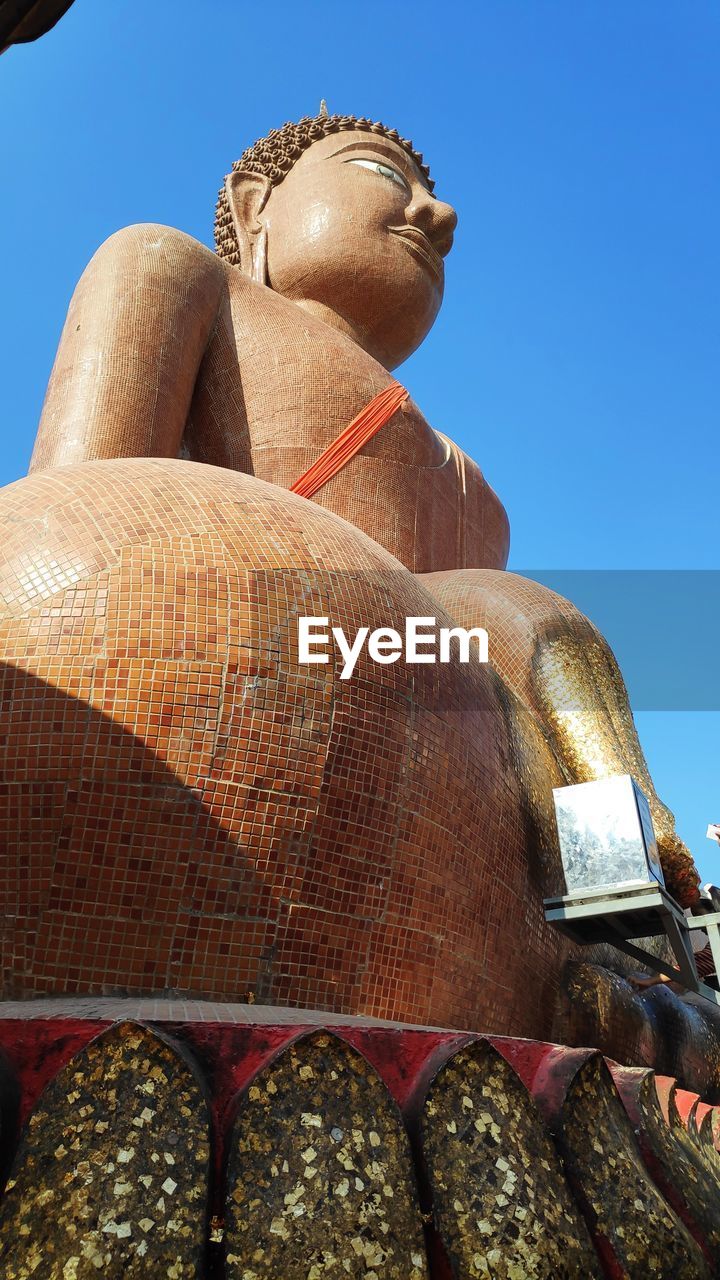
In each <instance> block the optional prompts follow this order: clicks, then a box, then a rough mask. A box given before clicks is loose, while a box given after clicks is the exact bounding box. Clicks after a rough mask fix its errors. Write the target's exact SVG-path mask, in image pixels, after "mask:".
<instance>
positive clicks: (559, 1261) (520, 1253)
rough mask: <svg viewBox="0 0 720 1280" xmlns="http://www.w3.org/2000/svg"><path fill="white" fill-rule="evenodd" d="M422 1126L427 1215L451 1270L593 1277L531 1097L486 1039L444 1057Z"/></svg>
mask: <svg viewBox="0 0 720 1280" xmlns="http://www.w3.org/2000/svg"><path fill="white" fill-rule="evenodd" d="M420 1123H421V1137H422V1148H423V1154H424V1158H425V1164H426V1168H427V1175H428V1180H429V1184H430V1190H431V1193H432V1199H433V1208H434V1214H435V1220H436V1223H437V1226H438V1228H439V1231H440V1234H441V1236H442V1238H443V1241H444V1244H445V1248H446V1250H447V1252H448V1255H449V1257H450V1259H451V1261H452V1264H453V1268H454V1274H455V1275H458V1276H462V1277H467V1278H468V1280H470V1278H471V1277H492V1278H493V1280H536V1278H537V1280H539V1278H540V1277H542V1278H543V1280H562V1278H564V1277H567V1280H571V1278H573V1280H574V1278H575V1277H578V1276H582V1277H587V1280H590V1277H592V1276H599V1275H600V1274H601V1272H600V1270H599V1267H598V1263H597V1259H596V1257H595V1253H594V1251H593V1248H592V1245H591V1243H590V1237H589V1235H588V1232H587V1228H586V1227H585V1224H584V1222H583V1221H582V1219H581V1218H580V1216H579V1214H578V1211H577V1208H576V1206H575V1203H574V1201H573V1200H572V1197H571V1195H570V1192H569V1190H568V1187H567V1185H566V1182H565V1177H564V1174H563V1171H562V1167H561V1164H560V1160H559V1158H558V1155H557V1152H556V1150H555V1148H554V1146H553V1145H552V1142H551V1140H550V1138H549V1136H548V1134H547V1132H546V1130H545V1127H544V1125H543V1122H542V1120H541V1118H540V1116H539V1114H538V1112H537V1109H536V1107H535V1103H534V1102H533V1100H532V1098H530V1096H529V1095H528V1093H527V1092H526V1090H525V1089H524V1087H523V1085H522V1084H521V1083H520V1080H519V1079H518V1077H517V1075H516V1074H515V1072H514V1071H513V1069H512V1067H510V1065H509V1064H508V1063H507V1062H506V1061H505V1059H504V1058H503V1057H502V1056H501V1055H500V1054H499V1053H498V1052H497V1050H496V1049H494V1048H493V1047H492V1045H489V1044H487V1043H485V1042H483V1041H478V1042H476V1043H475V1044H472V1045H468V1046H467V1047H466V1048H464V1049H461V1050H460V1052H459V1053H457V1054H455V1056H454V1057H453V1058H451V1059H450V1061H449V1062H448V1063H447V1064H446V1065H445V1066H444V1067H443V1068H442V1069H441V1071H439V1072H438V1075H437V1076H436V1077H435V1080H434V1082H433V1085H432V1087H431V1089H430V1091H429V1093H428V1097H427V1099H426V1102H425V1107H424V1110H423V1113H422V1117H421V1122H420Z"/></svg>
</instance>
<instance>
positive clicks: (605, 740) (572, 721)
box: [418, 569, 699, 906]
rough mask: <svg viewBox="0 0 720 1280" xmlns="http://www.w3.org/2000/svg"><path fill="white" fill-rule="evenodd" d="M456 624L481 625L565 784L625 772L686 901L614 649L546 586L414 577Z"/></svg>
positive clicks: (684, 859) (690, 880)
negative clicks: (644, 803)
mask: <svg viewBox="0 0 720 1280" xmlns="http://www.w3.org/2000/svg"><path fill="white" fill-rule="evenodd" d="M418 576H419V577H420V579H421V581H422V582H423V584H424V586H425V587H426V588H427V589H428V591H429V592H430V593H431V595H432V596H433V597H434V598H435V599H436V600H437V601H438V603H439V604H441V605H442V606H443V608H444V609H445V610H446V612H447V613H449V614H450V615H451V617H452V618H454V620H455V622H456V623H457V624H458V625H459V626H462V627H465V628H469V627H485V628H486V630H487V632H488V636H489V651H490V664H491V666H492V667H493V668H494V669H495V671H496V672H497V673H498V675H499V676H501V677H502V679H503V680H504V681H505V683H506V684H507V685H508V686H509V688H510V689H511V690H512V691H513V693H515V695H516V696H517V697H518V698H519V700H520V701H521V702H522V703H523V705H524V706H525V707H526V708H527V710H528V711H529V712H530V713H531V715H532V716H533V717H534V718H535V720H536V721H537V723H538V724H539V726H540V728H541V729H542V732H543V733H544V735H545V737H546V738H547V740H548V742H549V744H550V746H551V748H552V751H553V753H554V755H555V757H556V759H557V762H558V765H559V767H560V769H561V770H562V772H563V774H564V775H565V777H566V779H567V781H568V783H574V782H590V781H593V780H595V779H597V778H607V777H610V776H611V775H613V774H622V773H629V774H632V776H633V777H634V778H635V780H636V782H637V783H638V785H639V786H640V787H641V788H642V790H643V791H644V792H645V794H646V796H647V799H648V802H649V804H650V811H651V814H652V819H653V824H654V827H655V833H656V836H657V842H658V849H659V852H660V857H661V860H662V864H663V870H664V872H665V879H666V882H667V885H668V888H669V890H670V892H671V893H672V894H673V896H674V897H675V898H676V899H677V900H678V901H679V902H680V903H681V905H682V906H689V905H690V903H691V902H692V901H694V899H695V898H696V896H697V885H698V882H699V876H698V873H697V870H696V868H695V865H694V863H693V860H692V857H691V855H690V852H689V850H688V849H687V848H686V846H685V845H684V844H683V842H682V841H681V840H680V839H679V837H678V836H677V834H676V832H675V819H674V817H673V814H672V813H671V812H670V810H669V809H668V808H667V807H666V806H665V805H664V804H663V803H662V801H661V800H660V799H659V797H658V795H657V793H656V791H655V788H654V786H653V783H652V779H651V777H650V773H649V771H648V767H647V764H646V761H645V757H644V755H643V750H642V747H641V745H640V741H639V739H638V735H637V730H636V728H635V722H634V720H633V717H632V712H631V710H630V706H629V703H628V696H627V690H626V688H625V683H624V681H623V678H622V674H621V672H620V668H619V667H618V664H617V661H616V660H615V657H614V654H613V653H612V650H611V649H610V647H609V645H608V644H607V641H605V640H604V639H603V637H602V636H601V634H600V632H599V631H598V630H597V628H596V627H595V626H594V625H593V623H592V622H590V621H589V619H588V618H586V617H585V616H584V615H583V614H582V613H580V611H579V610H578V609H576V608H575V606H574V605H572V604H571V603H570V602H569V601H568V600H565V599H563V597H562V596H559V595H557V594H556V593H555V592H554V591H550V590H549V588H547V587H543V586H541V585H540V584H539V583H536V582H532V581H530V580H529V579H527V578H521V577H519V576H517V575H516V574H512V573H506V572H502V571H500V570H495V569H460V570H453V571H445V572H442V573H425V574H420V575H418Z"/></svg>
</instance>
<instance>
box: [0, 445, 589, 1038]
mask: <svg viewBox="0 0 720 1280" xmlns="http://www.w3.org/2000/svg"><path fill="white" fill-rule="evenodd" d="M0 525H2V527H3V529H5V530H6V531H7V536H6V537H5V538H4V540H3V545H2V547H1V548H0V663H1V664H2V665H1V666H0V708H1V709H0V771H1V772H2V779H3V781H2V786H3V788H4V795H3V800H4V807H5V814H6V815H7V817H6V818H4V819H3V821H4V822H6V826H5V834H6V838H7V855H8V856H7V858H6V859H4V861H3V867H2V869H0V919H2V921H3V925H2V933H1V940H2V971H3V993H4V995H5V996H6V997H21V996H39V995H47V994H52V993H58V992H67V993H70V992H74V993H85V994H113V993H116V994H125V993H129V994H137V995H139V994H142V993H144V992H146V993H156V992H181V993H183V994H191V995H193V996H197V997H206V998H211V999H231V1000H236V1001H241V1002H242V1001H248V1000H250V1001H252V1000H255V1001H256V1002H259V1001H263V1002H272V1003H276V1004H288V1005H296V1006H303V1005H305V1006H309V1007H314V1008H319V1009H328V1010H333V1011H335V1012H338V1013H355V1014H362V1013H367V1014H370V1015H372V1016H376V1017H381V1018H390V1019H394V1020H401V1021H409V1022H424V1023H434V1024H436V1025H437V1024H441V1025H456V1026H461V1027H465V1026H468V1027H469V1026H478V1025H482V1026H485V1027H489V1028H492V1029H494V1030H498V1031H505V1032H522V1033H524V1034H533V1033H535V1034H540V1033H543V1032H544V1033H547V1031H548V1030H549V1026H548V1013H549V1011H550V1010H551V1009H552V1007H553V1004H554V998H555V993H556V991H557V986H558V982H559V972H560V963H561V960H562V958H563V956H564V955H565V954H567V951H568V944H567V943H566V942H564V941H563V940H562V939H561V938H560V937H559V935H557V934H556V933H555V932H554V931H553V930H551V929H550V928H549V927H548V926H547V925H546V924H545V920H544V916H543V910H542V900H541V883H542V879H543V876H544V874H545V871H546V870H547V864H548V861H549V860H551V859H552V856H553V850H552V847H551V845H552V842H550V846H547V847H545V846H543V833H542V830H541V828H542V826H543V822H544V821H545V820H546V819H547V815H548V812H549V803H550V799H549V797H550V787H551V786H552V784H553V781H554V780H556V778H557V773H556V768H555V766H554V764H553V761H552V758H551V757H550V754H549V752H548V748H547V745H546V744H545V742H544V740H543V739H542V735H539V734H538V732H537V730H536V729H534V730H531V729H528V730H527V733H526V732H525V728H524V727H523V726H524V725H525V723H526V721H528V720H529V717H528V714H527V713H523V712H522V711H521V709H520V708H519V706H518V705H517V703H516V700H515V699H514V698H513V696H512V695H511V694H509V693H508V692H507V691H506V690H505V689H504V688H503V687H502V686H501V685H500V682H499V681H498V680H497V678H496V677H495V675H494V674H493V673H492V672H490V671H489V670H487V669H486V668H483V667H476V666H473V667H466V666H462V665H461V664H459V663H458V662H453V663H451V664H450V665H448V666H445V667H443V668H442V680H441V679H440V675H439V669H438V668H436V667H432V666H407V665H406V664H405V663H397V664H395V665H392V666H379V665H376V664H375V663H373V662H371V661H370V660H369V658H368V657H367V656H366V655H365V656H364V657H363V658H362V659H361V660H360V661H359V663H358V666H357V669H356V673H355V675H354V676H353V678H352V681H341V680H339V679H338V678H337V674H338V672H337V670H336V669H335V667H334V666H332V665H330V666H327V667H321V666H310V667H303V668H299V667H298V663H297V645H296V628H297V617H298V616H299V615H300V614H307V615H310V616H316V615H319V616H323V615H330V616H331V617H332V622H333V625H341V626H343V627H344V629H345V630H346V632H347V633H349V634H354V633H355V631H356V629H357V628H358V627H359V626H361V625H362V626H370V627H374V626H380V625H388V624H391V623H392V622H393V621H394V620H395V621H398V622H399V623H400V625H401V626H404V619H405V618H406V617H407V616H408V615H411V616H413V615H419V616H424V615H430V616H432V615H434V614H435V615H437V616H438V617H439V618H440V619H441V620H443V619H444V620H445V622H448V623H449V622H450V619H446V618H445V617H444V615H443V614H442V612H441V610H440V609H439V607H438V606H436V604H435V602H434V601H432V600H431V598H430V597H429V596H428V595H427V593H426V590H425V588H424V587H423V586H422V584H421V583H419V582H418V580H417V578H416V577H414V576H413V575H412V574H410V573H409V572H407V571H406V570H405V569H403V568H402V566H401V565H399V563H398V562H397V561H396V560H394V559H393V558H392V557H391V556H390V555H389V554H388V553H387V552H385V551H384V550H383V549H382V548H381V547H379V546H378V545H377V544H376V543H374V542H372V541H371V540H370V539H369V538H367V537H366V536H365V535H364V534H362V533H361V532H359V530H357V529H354V528H352V527H351V526H350V525H348V524H346V523H345V522H344V521H342V520H340V519H339V518H338V517H336V516H333V515H332V514H330V513H329V512H327V511H324V510H322V508H320V507H318V506H317V505H316V504H314V503H312V502H307V501H304V500H302V499H300V498H297V497H295V496H294V495H292V494H290V493H288V492H286V491H285V490H281V489H279V488H276V487H275V486H272V485H268V484H265V483H263V482H261V481H258V480H255V479H254V478H253V477H252V476H247V475H242V474H238V473H231V472H228V471H225V470H222V469H220V468H218V467H211V466H205V465H200V464H198V463H191V462H186V461H170V460H161V459H128V460H125V461H121V462H97V463H87V464H83V465H81V466H76V467H66V468H60V469H59V470H56V471H49V472H38V473H35V474H33V475H32V476H30V477H29V478H28V479H26V480H23V481H19V482H18V483H17V484H15V485H11V486H9V487H8V488H7V489H5V490H4V491H3V493H2V495H0ZM518 920H523V922H524V923H523V934H524V937H523V946H522V947H518V946H517V945H516V939H515V929H516V922H517V921H518ZM531 989H532V995H530V991H531Z"/></svg>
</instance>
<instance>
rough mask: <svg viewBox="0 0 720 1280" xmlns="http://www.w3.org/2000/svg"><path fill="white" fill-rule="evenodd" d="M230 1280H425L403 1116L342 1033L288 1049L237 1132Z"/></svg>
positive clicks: (263, 1076)
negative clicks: (335, 1279) (326, 1279)
mask: <svg viewBox="0 0 720 1280" xmlns="http://www.w3.org/2000/svg"><path fill="white" fill-rule="evenodd" d="M226 1242H227V1252H226V1275H227V1280H270V1278H272V1280H321V1278H323V1277H325V1276H328V1277H330V1276H333V1277H334V1276H337V1277H338V1278H339V1277H342V1280H345V1277H357V1278H358V1280H360V1277H362V1280H426V1277H427V1274H428V1273H427V1264H426V1259H425V1248H424V1242H423V1233H422V1227H421V1223H420V1214H419V1209H418V1206H417V1202H416V1197H415V1179H414V1174H413V1169H412V1163H411V1158H410V1152H409V1147H408V1141H407V1137H406V1134H405V1130H404V1127H403V1125H402V1121H401V1119H400V1115H399V1113H398V1111H397V1108H396V1106H395V1104H394V1103H393V1101H392V1099H391V1098H390V1095H389V1093H388V1091H387V1089H386V1088H385V1086H384V1084H383V1083H382V1081H381V1080H380V1078H379V1077H378V1076H377V1075H376V1073H375V1071H374V1070H373V1069H372V1067H370V1066H369V1065H368V1063H367V1062H366V1061H365V1059H364V1058H363V1057H361V1055H360V1054H358V1053H356V1052H355V1050H353V1049H351V1048H350V1047H349V1045H347V1044H345V1043H344V1042H343V1041H341V1040H339V1039H338V1038H336V1037H334V1036H331V1035H328V1034H326V1033H320V1034H317V1035H314V1036H312V1037H308V1038H306V1039H302V1040H300V1041H299V1042H297V1043H295V1044H293V1045H292V1046H290V1048H289V1049H287V1050H286V1051H285V1052H284V1053H283V1054H282V1055H281V1056H280V1057H279V1058H278V1059H277V1060H276V1061H275V1062H274V1063H273V1064H272V1065H271V1066H270V1067H268V1068H267V1069H266V1070H264V1071H263V1072H261V1073H260V1075H258V1076H257V1077H256V1079H255V1082H254V1083H253V1084H252V1085H251V1086H250V1088H249V1089H248V1091H247V1094H246V1095H245V1098H244V1099H243V1102H242V1104H241V1107H240V1110H239V1113H238V1117H237V1120H236V1123H235V1128H234V1130H233V1136H232V1144H231V1152H230V1167H229V1178H228V1203H227V1235H226Z"/></svg>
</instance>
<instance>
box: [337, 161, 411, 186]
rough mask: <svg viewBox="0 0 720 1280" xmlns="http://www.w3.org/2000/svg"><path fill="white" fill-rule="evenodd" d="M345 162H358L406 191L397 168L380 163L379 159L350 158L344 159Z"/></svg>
mask: <svg viewBox="0 0 720 1280" xmlns="http://www.w3.org/2000/svg"><path fill="white" fill-rule="evenodd" d="M346 164H359V165H362V167H363V169H370V170H371V171H372V172H373V173H379V174H380V177H381V178H389V179H390V181H391V182H394V183H395V185H396V186H397V187H400V188H401V189H402V190H403V191H405V192H406V191H407V189H408V187H407V183H406V181H405V179H404V178H403V176H402V174H400V173H398V171H397V169H393V168H392V167H391V166H390V165H389V164H381V163H380V161H379V160H356V159H355V158H353V159H352V160H348V161H346Z"/></svg>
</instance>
